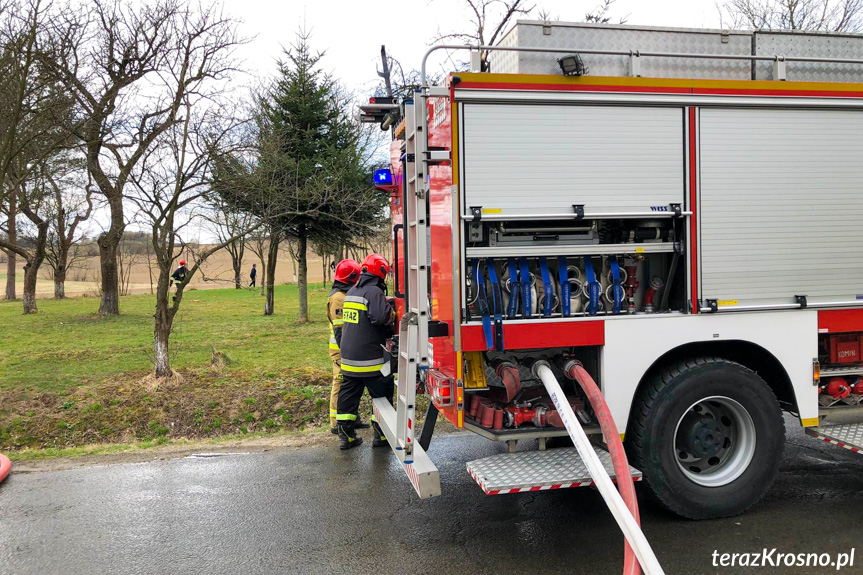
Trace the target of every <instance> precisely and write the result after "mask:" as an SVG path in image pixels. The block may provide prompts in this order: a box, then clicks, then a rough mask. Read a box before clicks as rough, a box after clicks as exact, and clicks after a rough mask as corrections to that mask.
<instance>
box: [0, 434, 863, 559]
mask: <svg viewBox="0 0 863 575" xmlns="http://www.w3.org/2000/svg"><path fill="white" fill-rule="evenodd" d="M786 424H787V427H788V444H787V447H786V454H785V460H784V464H783V466H782V470H781V472H780V475H779V478H778V479H777V481H776V483H775V484H774V486H773V488H772V489H771V490H770V492H769V493H768V495H767V497H766V499H765V500H764V501H762V503H760V504H759V505H758V506H757V507H755V508H754V509H752V510H750V511H749V512H748V513H747V514H745V515H743V516H741V517H736V518H731V519H720V520H713V521H701V522H692V521H686V520H681V519H678V518H676V517H675V516H672V515H670V514H668V513H667V512H665V511H663V510H662V509H661V508H660V507H659V506H658V505H657V504H656V503H654V502H653V501H651V500H650V498H649V497H648V496H647V494H646V492H645V491H644V490H643V488H641V487H639V488H638V490H639V496H640V501H641V510H642V511H641V513H642V522H643V524H644V530H645V533H646V535H647V538H648V540H649V541H650V542H651V544H652V545H653V548H654V550H655V551H656V554H657V556H658V557H659V560H660V563H661V564H662V565H663V567H664V568H665V570H666V573H674V574H701V573H761V572H767V573H770V572H775V573H795V574H798V573H799V574H807V573H835V572H836V570H835V568H834V567H817V568H812V567H810V568H806V567H795V568H783V567H773V568H761V569H739V568H737V569H734V568H723V567H713V565H712V563H713V558H712V555H713V552H714V551H719V552H720V553H725V552H728V553H731V552H737V553H740V552H761V550H762V549H763V548H765V547H766V548H768V549H771V548H773V547H775V548H777V550H778V551H777V552H781V553H807V552H808V553H831V554H834V555H835V554H836V553H846V552H850V551H851V549H852V548H854V547H855V546H858V547H859V548H857V549H856V551H855V564H854V567H853V568H846V569H843V570H842V571H841V572H842V573H863V456H860V455H856V454H854V453H851V452H850V451H847V450H844V449H841V448H839V447H835V446H830V445H827V444H825V443H823V442H819V441H816V440H814V439H811V438H809V437H806V436H804V435H803V434H802V432H801V431H800V429H799V427H795V426H794V425H793V424H792V421H791V420H790V419H787V420H786ZM333 442H334V444H335V438H334V439H333ZM503 450H504V446H502V445H496V444H492V443H490V442H488V441H486V440H484V439H481V438H479V437H476V436H473V435H463V434H454V435H444V436H441V437H436V438H435V439H434V441H433V442H432V446H431V449H430V455H431V456H432V458H433V460H434V461H435V462H436V463H437V464H438V466H439V467H440V469H441V482H442V488H443V496H442V497H439V498H436V499H433V500H428V501H420V500H418V499H417V497H416V496H415V494H414V493H413V490H412V488H411V487H410V485H409V483H408V481H407V479H406V478H405V476H404V474H403V472H402V471H401V470H400V468H399V467H398V466H397V465H396V464H395V462H394V459H393V457H392V455H391V452H390V451H389V450H387V449H375V450H372V448H371V447H370V446H368V445H363V446H361V447H360V448H358V449H355V450H352V451H350V452H347V453H341V452H339V451H338V450H337V449H335V445H334V446H333V448H331V449H326V448H320V447H312V448H302V449H292V450H284V451H278V450H274V451H271V452H268V453H256V454H245V455H244V454H235V455H221V456H217V457H188V458H184V459H176V460H169V461H154V462H148V463H138V464H120V465H110V466H94V467H86V468H80V469H71V470H66V471H54V472H40V473H21V474H14V473H13V475H12V476H11V477H10V478H9V479H8V480H7V481H6V483H4V484H2V485H0V574H3V575H12V574H14V575H19V574H20V575H30V574H32V575H50V574H58V575H59V574H63V575H74V574H86V575H91V574H108V573H110V574H113V573H117V574H124V575H136V574H169V573H182V574H198V573H200V574H221V573H225V574H228V573H230V574H271V573H278V574H283V573H285V574H292V573H304V574H311V575H315V574H328V573H338V574H348V573H362V574H370V575H387V574H403V573H418V574H425V573H428V574H436V575H446V574H451V573H453V574H454V573H458V574H460V575H473V574H498V573H500V574H508V573H517V574H519V575H522V574H546V573H548V574H557V573H561V574H562V573H567V574H585V575H587V574H590V575H594V574H604V573H609V574H611V573H615V574H616V573H620V572H621V567H622V563H623V539H622V536H621V535H620V533H619V531H618V529H617V526H616V524H615V523H614V520H613V519H612V517H611V515H610V513H609V512H608V511H607V509H606V508H605V505H604V503H603V501H602V499H601V497H600V496H599V494H598V493H597V492H596V491H594V490H592V489H588V488H580V489H569V490H560V491H553V492H543V493H536V494H519V495H504V496H491V497H490V496H485V495H483V493H482V492H481V491H480V490H479V488H478V487H477V486H476V484H474V482H473V481H472V480H471V479H470V477H468V475H467V473H466V472H465V469H464V464H465V462H466V461H468V460H470V459H475V458H478V457H483V456H486V455H493V454H495V453H499V452H502V451H503Z"/></svg>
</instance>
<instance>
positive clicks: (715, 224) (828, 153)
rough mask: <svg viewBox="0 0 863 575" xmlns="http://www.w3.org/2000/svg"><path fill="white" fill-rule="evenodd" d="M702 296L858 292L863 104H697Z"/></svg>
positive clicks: (818, 296) (741, 299)
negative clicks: (810, 106)
mask: <svg viewBox="0 0 863 575" xmlns="http://www.w3.org/2000/svg"><path fill="white" fill-rule="evenodd" d="M700 152H701V160H700V163H701V238H700V245H701V250H700V253H701V264H702V272H701V273H702V289H703V292H702V297H703V298H704V299H706V300H710V299H715V300H719V302H720V306H719V307H723V305H722V304H723V303H725V304H726V305H727V306H729V307H734V306H735V305H744V304H745V303H747V302H750V303H757V302H771V303H772V302H775V303H777V304H779V303H791V304H793V303H794V302H795V295H800V294H803V295H806V296H807V298H808V303H809V304H814V303H818V302H825V301H826V302H829V301H831V300H833V301H837V300H838V301H855V300H857V299H860V298H863V251H861V250H860V245H861V244H863V226H861V225H860V222H861V221H863V203H861V202H860V201H859V196H860V182H861V181H863V162H861V161H860V158H861V157H863V112H861V111H850V110H847V111H846V110H802V109H760V108H759V109H743V108H734V109H726V108H716V109H714V108H705V109H702V110H701V113H700Z"/></svg>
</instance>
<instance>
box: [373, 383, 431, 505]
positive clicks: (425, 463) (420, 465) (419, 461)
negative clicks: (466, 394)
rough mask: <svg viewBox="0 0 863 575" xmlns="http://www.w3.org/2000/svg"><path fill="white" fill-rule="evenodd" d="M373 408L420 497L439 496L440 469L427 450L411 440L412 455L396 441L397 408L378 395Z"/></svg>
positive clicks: (377, 419)
mask: <svg viewBox="0 0 863 575" xmlns="http://www.w3.org/2000/svg"><path fill="white" fill-rule="evenodd" d="M372 410H373V411H374V414H375V420H376V421H377V422H378V424H379V425H380V426H381V430H382V431H383V432H384V436H386V437H387V439H388V440H389V443H390V447H391V448H392V449H393V451H394V452H395V454H396V458H397V459H398V461H399V463H400V464H401V466H402V468H404V470H405V473H406V474H407V476H408V479H410V482H411V485H413V486H414V489H415V490H416V492H417V495H419V496H420V499H427V498H429V497H437V496H439V495H440V471H438V468H437V466H436V465H435V464H434V463H432V460H431V459H429V456H428V454H427V453H426V452H425V450H424V449H423V448H422V447H420V445H419V444H418V443H416V442H413V441H411V445H412V447H413V448H412V450H411V453H410V455H406V453H405V450H404V449H403V448H402V447H399V446H398V444H397V443H396V433H395V429H396V416H397V414H396V410H395V408H394V407H393V406H392V405H390V404H389V402H388V401H387V400H386V398H383V397H378V398H377V399H374V400H372Z"/></svg>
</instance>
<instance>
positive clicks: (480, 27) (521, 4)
mask: <svg viewBox="0 0 863 575" xmlns="http://www.w3.org/2000/svg"><path fill="white" fill-rule="evenodd" d="M464 2H465V4H467V8H468V12H469V13H470V20H469V28H467V29H466V30H465V31H463V32H459V31H456V32H447V33H442V32H440V31H438V35H437V38H435V39H434V41H435V42H437V41H446V40H456V41H458V42H464V43H465V44H473V45H479V46H493V45H494V44H495V43H497V41H498V40H500V39H501V38H502V37H503V34H504V32H506V30H507V26H508V25H509V24H510V22H512V20H513V18H516V17H518V16H519V15H522V16H529V15H530V14H531V12H533V10H534V9H535V8H536V4H531V3H529V2H526V1H525V0H464ZM489 64H490V62H489V61H488V51H483V52H482V54H481V66H482V68H481V69H482V71H483V72H488V71H489Z"/></svg>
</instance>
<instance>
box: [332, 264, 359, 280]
mask: <svg viewBox="0 0 863 575" xmlns="http://www.w3.org/2000/svg"><path fill="white" fill-rule="evenodd" d="M359 278H360V262H358V261H356V260H342V261H340V262H339V265H337V266H336V275H335V276H333V279H334V280H336V281H337V282H342V283H346V284H350V285H353V284H355V283H357V280H358V279H359Z"/></svg>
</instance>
